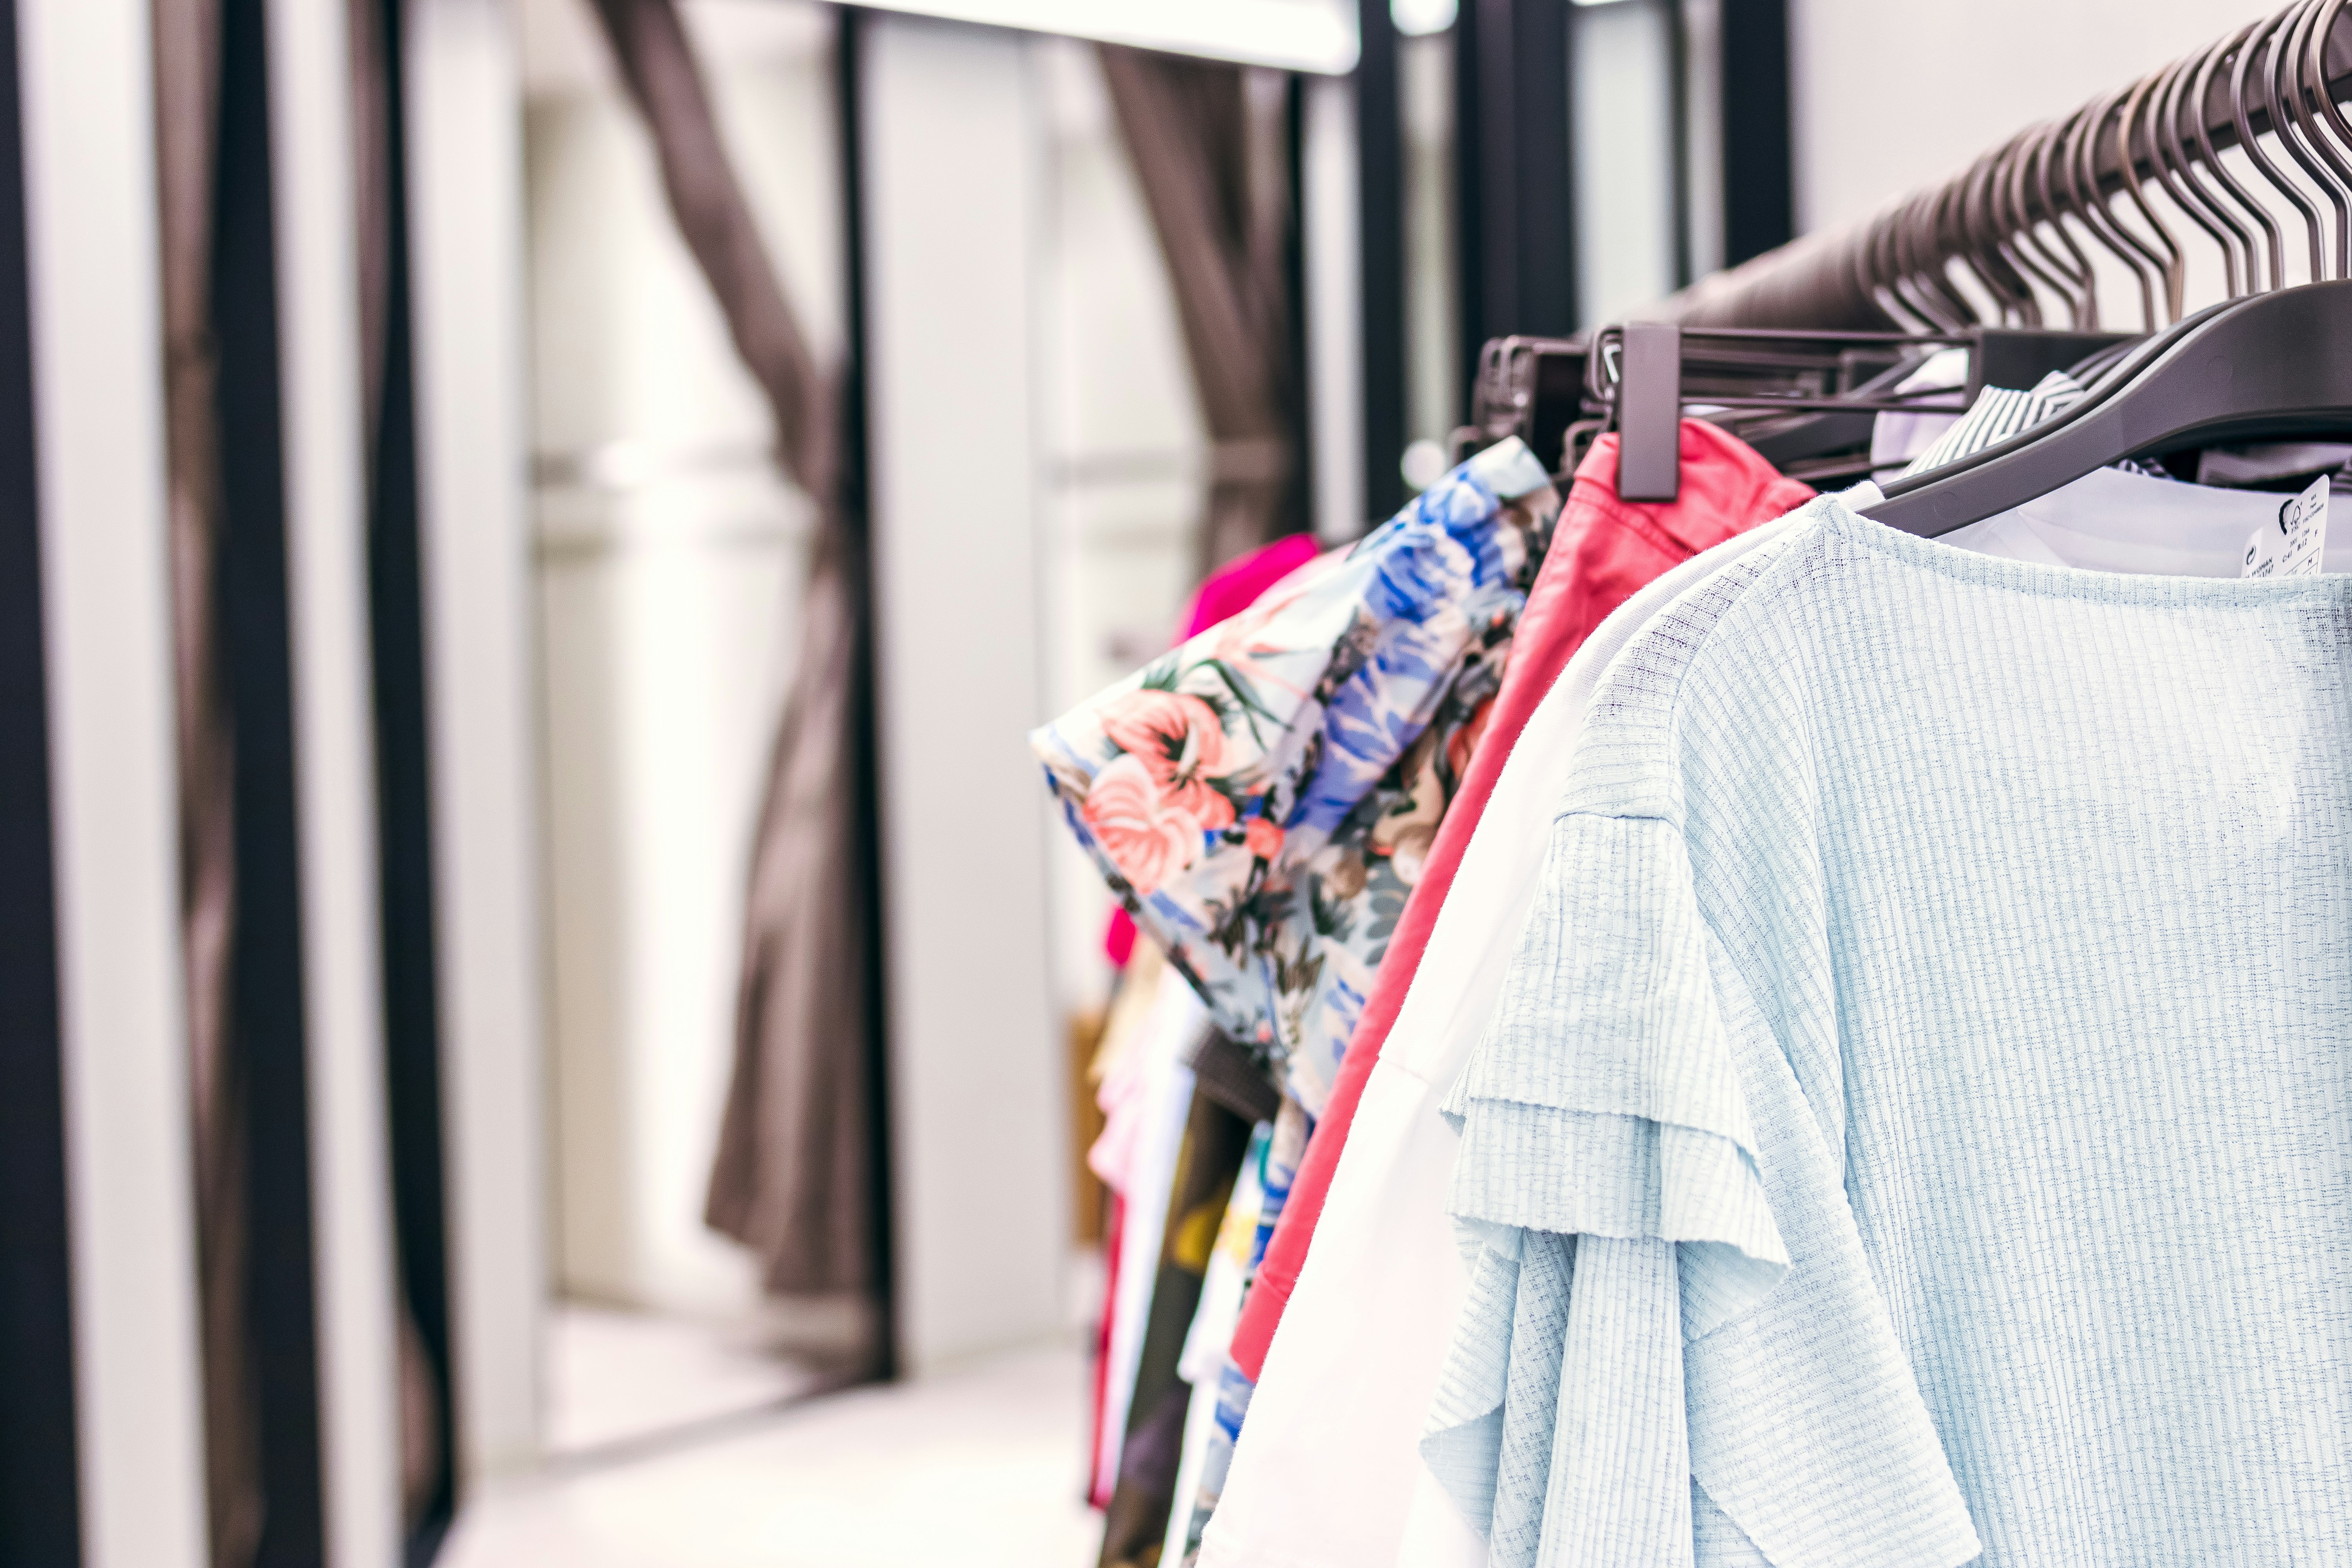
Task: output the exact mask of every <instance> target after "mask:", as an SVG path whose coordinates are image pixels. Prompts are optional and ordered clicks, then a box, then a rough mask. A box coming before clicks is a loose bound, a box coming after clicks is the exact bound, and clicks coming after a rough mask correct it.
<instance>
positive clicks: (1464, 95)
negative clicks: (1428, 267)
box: [1454, 0, 1577, 417]
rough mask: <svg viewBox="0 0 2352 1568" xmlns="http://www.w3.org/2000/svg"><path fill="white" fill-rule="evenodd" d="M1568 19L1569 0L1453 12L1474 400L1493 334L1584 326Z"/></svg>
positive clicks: (1467, 372) (1465, 373)
mask: <svg viewBox="0 0 2352 1568" xmlns="http://www.w3.org/2000/svg"><path fill="white" fill-rule="evenodd" d="M1569 24H1570V18H1569V7H1568V5H1566V4H1564V3H1563V0H1463V5H1462V8H1461V11H1460V13H1459V14H1458V15H1457V16H1456V17H1455V20H1454V29H1455V37H1454V73H1455V82H1454V158H1455V165H1456V174H1455V183H1454V191H1455V200H1456V202H1457V203H1458V204H1459V211H1458V216H1457V220H1456V221H1457V231H1458V234H1459V240H1458V243H1459V245H1460V247H1461V252H1460V256H1461V265H1460V274H1459V276H1460V287H1461V289H1462V355H1463V360H1462V385H1463V388H1464V393H1465V401H1466V397H1467V395H1468V390H1469V389H1470V388H1471V387H1473V386H1475V385H1476V384H1477V375H1478V353H1479V349H1480V347H1481V346H1482V345H1483V344H1484V343H1485V342H1486V340H1487V339H1488V338H1498V337H1504V336H1507V335H1508V334H1511V333H1514V332H1516V333H1521V334H1526V335H1533V336H1547V337H1565V336H1566V335H1567V334H1568V333H1570V331H1574V330H1575V327H1576V309H1577V303H1576V301H1577V278H1576V200H1575V189H1574V178H1575V171H1574V165H1573V163H1572V161H1571V160H1570V153H1569V144H1568V136H1569V125H1570V122H1571V121H1572V120H1573V118H1574V104H1573V101H1572V100H1571V98H1570V93H1571V90H1572V89H1573V84H1574V73H1573V72H1572V71H1571V70H1570V60H1569V49H1570V25H1569ZM1467 413H1468V410H1467V408H1466V406H1465V410H1464V414H1465V417H1466V416H1467Z"/></svg>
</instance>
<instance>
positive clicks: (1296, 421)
mask: <svg viewBox="0 0 2352 1568" xmlns="http://www.w3.org/2000/svg"><path fill="white" fill-rule="evenodd" d="M1282 160H1283V189H1284V191H1285V193H1286V195H1287V198H1288V205H1289V211H1288V212H1287V213H1286V214H1285V215H1284V223H1283V234H1282V310H1283V333H1284V336H1285V338H1286V340H1287V341H1286V342H1285V343H1284V345H1283V347H1284V357H1285V359H1286V361H1287V363H1289V366H1290V395H1289V396H1288V397H1286V398H1285V399H1284V403H1285V404H1286V407H1287V412H1288V415H1289V426H1290V431H1289V434H1290V451H1291V456H1292V458H1293V459H1294V460H1293V462H1292V465H1291V470H1290V499H1289V501H1288V505H1287V509H1286V510H1287V513H1288V516H1287V519H1286V521H1288V524H1289V528H1288V530H1287V531H1291V532H1297V531H1307V532H1312V531H1314V528H1315V521H1316V518H1315V373H1314V366H1313V365H1312V364H1311V363H1309V362H1308V360H1307V342H1308V337H1307V79H1306V78H1305V77H1303V76H1300V75H1299V74H1298V73H1297V71H1292V72H1289V73H1287V74H1286V76H1285V77H1284V78H1283V81H1282Z"/></svg>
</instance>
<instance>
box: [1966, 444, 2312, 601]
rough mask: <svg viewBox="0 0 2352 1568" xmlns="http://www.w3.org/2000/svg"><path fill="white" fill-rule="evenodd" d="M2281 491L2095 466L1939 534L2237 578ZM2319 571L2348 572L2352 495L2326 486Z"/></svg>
mask: <svg viewBox="0 0 2352 1568" xmlns="http://www.w3.org/2000/svg"><path fill="white" fill-rule="evenodd" d="M2286 499H2288V498H2286V497H2283V496H2279V495H2274V494H2270V493H2267V492H2265V491H2262V490H2240V489H2215V488H2210V487H2207V486H2204V485H2189V484H2182V483H2181V482H2179V480H2177V479H2152V478H2150V477H2148V476H2147V475H2146V474H2141V473H2133V472H2130V471H2127V470H2126V469H2123V468H2098V469H2095V470H2093V471H2092V472H2090V473H2087V474H2084V476H2083V477H2082V478H2081V479H2076V480H2074V482H2073V483H2072V484H2068V485H2063V486H2061V487H2060V488H2059V489H2054V490H2053V491H2051V492H2050V493H2049V494H2048V495H2046V496H2038V497H2036V498H2035V499H2033V500H2030V501H2027V502H2025V503H2024V504H2023V505H2022V506H2019V507H2015V508H2012V509H2011V510H2008V511H2005V512H2001V513H1999V514H1998V515H1996V516H1993V517H1989V518H1986V519H1985V520H1984V521H1981V522H1972V523H1970V524H1969V525H1968V526H1967V527H1965V528H1961V529H1956V530H1954V531H1952V532H1950V533H1948V534H1946V535H1944V536H1943V539H1942V541H1941V542H1943V543H1945V544H1948V545H1952V546H1955V547H1957V548H1958V549H1962V550H1974V551H1978V552H1984V553H1987V554H1993V555H2002V556H2006V557H2008V558H2009V559H2010V560H2012V561H2039V562H2041V563H2043V564H2045V565H2050V566H2081V567H2085V568H2088V569H2089V570H2092V571H2096V572H2130V573H2163V574H2170V575H2175V576H2182V577H2235V576H2237V575H2238V574H2239V573H2240V572H2241V571H2242V568H2243V566H2244V563H2245V550H2246V541H2247V540H2248V539H2250V538H2252V536H2253V534H2254V533H2255V532H2256V531H2258V530H2260V529H2262V528H2263V526H2264V525H2265V524H2268V523H2272V522H2274V521H2276V519H2277V517H2278V509H2279V503H2280V502H2281V501H2282V500H2286ZM2327 521H2328V529H2327V542H2326V549H2325V552H2324V553H2323V554H2322V556H2321V558H2320V569H2321V570H2322V571H2326V572H2347V571H2352V496H2347V495H2346V494H2344V493H2341V492H2339V491H2338V490H2336V489H2335V488H2334V487H2332V486H2331V487H2330V489H2329V493H2328V498H2327Z"/></svg>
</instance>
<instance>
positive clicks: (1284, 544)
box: [1103, 533, 1317, 969]
mask: <svg viewBox="0 0 2352 1568" xmlns="http://www.w3.org/2000/svg"><path fill="white" fill-rule="evenodd" d="M1316 554H1317V547H1316V543H1315V536H1314V535H1313V534H1311V533H1293V534H1289V535H1286V536H1285V537H1284V538H1281V539H1277V540H1276V541H1275V542H1273V543H1271V544H1262V545H1260V546H1258V547H1257V548H1256V549H1255V550H1253V551H1251V552H1249V553H1248V554H1246V555H1244V556H1241V557H1239V558H1238V559H1236V560H1233V561H1229V562H1227V563H1225V564H1223V566H1220V567H1218V568H1217V569H1216V570H1215V571H1214V572H1212V573H1210V574H1209V575H1208V577H1207V579H1206V580H1205V581H1203V582H1202V584H1201V585H1200V587H1198V588H1197V589H1195V590H1193V593H1192V599H1191V600H1190V601H1189V602H1188V603H1187V604H1186V605H1185V606H1184V616H1183V621H1182V629H1181V631H1179V632H1178V633H1177V635H1176V640H1177V641H1178V642H1182V641H1184V640H1185V639H1186V638H1188V637H1198V636H1200V635H1201V634H1202V632H1204V631H1207V630H1208V629H1209V628H1210V627H1211V626H1215V625H1216V624H1217V623H1218V622H1219V621H1224V620H1231V619H1232V618H1233V617H1234V616H1238V615H1240V614H1241V613H1242V612H1243V611H1244V610H1246V609H1248V608H1249V607H1250V606H1251V605H1255V604H1256V603H1257V601H1258V599H1259V598H1260V597H1261V596H1262V595H1264V594H1265V592H1266V590H1268V589H1269V588H1272V587H1273V586H1274V585H1275V584H1277V583H1279V582H1281V581H1282V580H1283V579H1284V578H1286V577H1287V576H1289V575H1290V574H1292V573H1293V572H1297V571H1298V570H1300V569H1301V568H1303V567H1305V566H1306V565H1307V563H1310V562H1312V561H1313V560H1314V559H1315V557H1316ZM1103 952H1104V954H1105V956H1107V957H1108V958H1109V960H1110V961H1111V963H1112V964H1113V965H1114V966H1116V967H1118V968H1121V969H1124V968H1126V967H1127V962H1128V959H1129V957H1130V956H1132V955H1133V953H1134V952H1135V921H1134V920H1133V919H1132V918H1130V917H1129V914H1128V912H1127V911H1126V910H1111V912H1110V926H1109V929H1108V930H1107V931H1104V932H1103Z"/></svg>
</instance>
